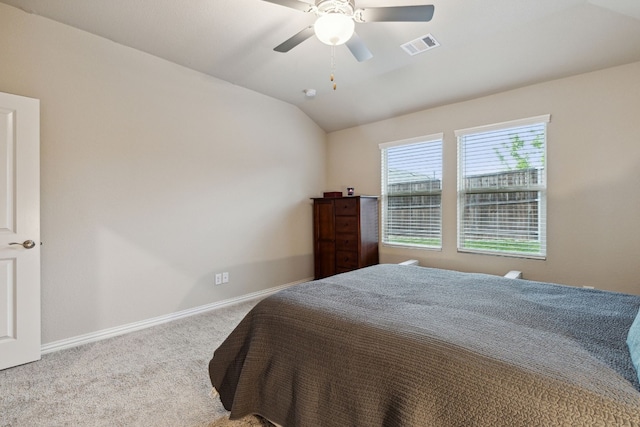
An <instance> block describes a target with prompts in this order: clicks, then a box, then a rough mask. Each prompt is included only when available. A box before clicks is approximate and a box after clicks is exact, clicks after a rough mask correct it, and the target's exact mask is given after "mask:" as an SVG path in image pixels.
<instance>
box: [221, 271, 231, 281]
mask: <svg viewBox="0 0 640 427" xmlns="http://www.w3.org/2000/svg"><path fill="white" fill-rule="evenodd" d="M222 283H229V272H228V271H225V272H224V273H222Z"/></svg>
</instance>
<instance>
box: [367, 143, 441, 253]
mask: <svg viewBox="0 0 640 427" xmlns="http://www.w3.org/2000/svg"><path fill="white" fill-rule="evenodd" d="M380 149H381V150H382V243H384V244H389V245H398V246H412V247H421V248H442V232H441V229H442V226H441V224H442V208H441V206H442V204H441V200H442V134H437V135H430V136H425V137H420V138H414V139H410V140H404V141H396V142H389V143H385V144H380Z"/></svg>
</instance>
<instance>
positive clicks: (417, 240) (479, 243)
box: [385, 236, 540, 254]
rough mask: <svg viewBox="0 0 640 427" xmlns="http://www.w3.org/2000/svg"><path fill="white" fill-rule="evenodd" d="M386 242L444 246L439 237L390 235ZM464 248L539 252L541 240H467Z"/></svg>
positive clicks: (430, 246) (488, 250) (517, 252)
mask: <svg viewBox="0 0 640 427" xmlns="http://www.w3.org/2000/svg"><path fill="white" fill-rule="evenodd" d="M385 243H388V244H391V245H394V244H396V245H406V246H423V247H429V248H440V247H442V241H441V240H440V239H438V238H425V237H411V236H389V237H388V239H387V241H386V242H385ZM463 248H464V249H476V250H479V251H487V252H500V253H514V254H539V253H540V242H536V241H532V240H515V239H513V240H509V239H503V240H467V241H465V242H464V246H463Z"/></svg>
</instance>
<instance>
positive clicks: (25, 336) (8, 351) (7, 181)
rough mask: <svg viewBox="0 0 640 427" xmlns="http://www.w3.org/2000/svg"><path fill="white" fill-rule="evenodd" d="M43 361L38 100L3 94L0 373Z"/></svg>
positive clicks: (0, 107)
mask: <svg viewBox="0 0 640 427" xmlns="http://www.w3.org/2000/svg"><path fill="white" fill-rule="evenodd" d="M39 359H40V101H39V100H37V99H32V98H25V97H22V96H16V95H9V94H6V93H1V92H0V369H5V368H9V367H11V366H16V365H21V364H23V363H28V362H33V361H34V360H39Z"/></svg>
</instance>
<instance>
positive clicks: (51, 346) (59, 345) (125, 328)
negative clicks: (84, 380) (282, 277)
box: [40, 277, 313, 354]
mask: <svg viewBox="0 0 640 427" xmlns="http://www.w3.org/2000/svg"><path fill="white" fill-rule="evenodd" d="M310 280H313V278H312V277H309V278H307V279H303V280H299V281H297V282H291V283H286V284H284V285H280V286H275V287H273V288H269V289H264V290H262V291H257V292H252V293H250V294H246V295H242V296H239V297H235V298H231V299H227V300H224V301H218V302H214V303H211V304H206V305H201V306H199V307H194V308H190V309H187V310H182V311H178V312H175V313H171V314H166V315H164V316H158V317H154V318H151V319H147V320H141V321H139V322H134V323H129V324H127V325H122V326H116V327H115V328H108V329H102V330H100V331H96V332H91V333H89V334H84V335H78V336H76V337H71V338H66V339H64V340H59V341H54V342H51V343H47V344H43V345H42V346H41V347H40V352H41V353H42V354H48V353H53V352H55V351H60V350H65V349H67V348H72V347H77V346H79V345H83V344H89V343H92V342H95V341H100V340H105V339H107V338H112V337H116V336H118V335H124V334H128V333H129V332H134V331H139V330H141V329H146V328H150V327H152V326H156V325H160V324H162V323H167V322H171V321H172V320H178V319H182V318H185V317H189V316H193V315H195V314H200V313H204V312H206V311H211V310H216V309H218V308H222V307H227V306H230V305H233V304H238V303H240V302H244V301H249V300H252V299H256V298H263V297H266V296H269V295H271V294H275V293H276V292H278V291H281V290H283V289H285V288H289V287H291V286H295V285H299V284H300V283H304V282H308V281H310Z"/></svg>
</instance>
